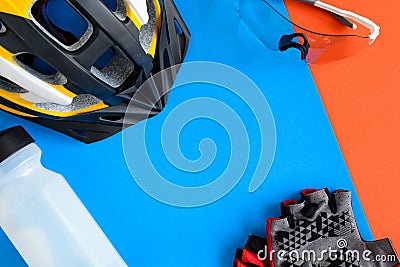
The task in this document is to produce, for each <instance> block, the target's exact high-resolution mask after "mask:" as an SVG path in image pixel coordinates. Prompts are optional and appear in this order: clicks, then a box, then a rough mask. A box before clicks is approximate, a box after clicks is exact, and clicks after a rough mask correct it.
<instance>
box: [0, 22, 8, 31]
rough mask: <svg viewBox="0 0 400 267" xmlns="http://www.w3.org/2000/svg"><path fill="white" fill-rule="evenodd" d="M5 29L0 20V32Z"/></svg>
mask: <svg viewBox="0 0 400 267" xmlns="http://www.w3.org/2000/svg"><path fill="white" fill-rule="evenodd" d="M6 31H7V28H6V26H4V24H3V23H2V22H1V21H0V33H5V32H6Z"/></svg>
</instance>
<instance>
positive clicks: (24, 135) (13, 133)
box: [0, 126, 35, 163]
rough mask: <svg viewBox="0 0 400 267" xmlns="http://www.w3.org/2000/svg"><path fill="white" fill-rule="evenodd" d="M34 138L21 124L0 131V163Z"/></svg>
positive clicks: (32, 141)
mask: <svg viewBox="0 0 400 267" xmlns="http://www.w3.org/2000/svg"><path fill="white" fill-rule="evenodd" d="M34 142H35V140H34V139H33V138H32V136H30V135H29V134H28V132H27V131H26V130H25V129H24V128H23V127H22V126H16V127H12V128H9V129H6V130H4V131H0V163H2V162H3V161H4V160H6V159H7V158H8V157H9V156H11V155H12V154H14V153H15V152H17V151H18V150H20V149H22V148H24V147H26V146H27V145H29V144H32V143H34Z"/></svg>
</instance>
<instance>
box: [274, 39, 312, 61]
mask: <svg viewBox="0 0 400 267" xmlns="http://www.w3.org/2000/svg"><path fill="white" fill-rule="evenodd" d="M297 37H301V38H302V39H303V44H301V43H299V42H295V41H293V39H295V38H297ZM289 48H296V49H298V50H300V52H301V59H302V60H305V59H306V58H307V55H308V51H309V49H310V43H309V42H308V38H307V36H305V35H304V34H303V33H293V34H289V35H282V38H281V40H280V41H279V50H280V51H286V50H288V49H289Z"/></svg>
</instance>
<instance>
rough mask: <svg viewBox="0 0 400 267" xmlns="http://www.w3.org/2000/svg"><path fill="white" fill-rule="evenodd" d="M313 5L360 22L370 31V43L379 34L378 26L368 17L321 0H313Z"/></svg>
mask: <svg viewBox="0 0 400 267" xmlns="http://www.w3.org/2000/svg"><path fill="white" fill-rule="evenodd" d="M313 5H314V6H316V7H319V8H321V9H324V10H326V11H329V12H331V13H334V14H337V15H339V16H342V17H345V18H348V19H351V20H353V21H355V22H358V23H360V24H361V25H363V26H364V27H366V28H368V29H369V30H370V32H371V34H370V35H369V39H370V44H372V43H373V42H374V41H375V40H376V38H378V36H379V34H380V27H379V26H378V25H377V24H376V23H375V22H373V21H372V20H370V19H368V18H365V17H362V16H360V15H358V14H356V13H354V12H351V11H348V10H342V9H340V8H337V7H334V6H332V5H329V4H326V3H324V2H322V1H315V2H314V3H313Z"/></svg>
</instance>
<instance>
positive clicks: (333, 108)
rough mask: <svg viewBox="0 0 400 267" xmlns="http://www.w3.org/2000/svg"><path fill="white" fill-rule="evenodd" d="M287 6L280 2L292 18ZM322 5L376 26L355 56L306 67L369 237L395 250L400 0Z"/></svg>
mask: <svg viewBox="0 0 400 267" xmlns="http://www.w3.org/2000/svg"><path fill="white" fill-rule="evenodd" d="M293 2H294V1H286V3H287V5H288V8H289V12H290V14H291V16H292V18H295V17H296V9H295V8H294V7H295V5H296V4H293ZM327 2H328V3H330V4H333V5H336V6H337V7H340V8H343V9H348V10H352V11H355V12H356V13H358V14H360V15H363V16H365V17H368V18H370V19H372V20H373V21H375V22H376V23H377V24H378V25H380V26H381V35H380V37H379V38H378V39H377V41H376V42H375V43H374V44H373V45H372V46H370V47H368V48H366V49H365V50H362V51H361V52H360V53H358V54H357V55H355V56H353V57H351V58H348V59H345V60H342V61H339V62H335V63H331V64H328V65H321V66H318V65H311V66H310V67H311V71H312V73H313V76H314V78H315V82H316V84H317V86H318V89H319V91H320V94H321V97H322V99H323V102H324V104H325V107H326V110H327V112H328V115H329V118H330V120H331V122H332V125H333V128H334V130H335V133H336V135H337V138H338V141H339V144H340V146H341V149H342V152H343V154H344V157H345V159H346V162H347V165H348V167H349V170H350V173H351V175H352V177H353V180H354V183H355V186H356V188H357V190H358V194H359V196H360V199H361V201H362V203H363V207H364V209H365V212H366V215H367V218H368V220H369V223H370V225H371V228H372V231H373V234H374V236H375V238H376V239H380V238H385V237H390V238H391V239H392V241H393V242H394V245H395V247H396V248H397V250H398V251H400V236H399V226H400V205H399V204H398V203H397V199H398V197H399V196H400V23H399V22H400V1H396V0H389V1H373V0H347V1H344V0H341V1H340V0H328V1H327ZM297 15H298V14H297Z"/></svg>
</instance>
